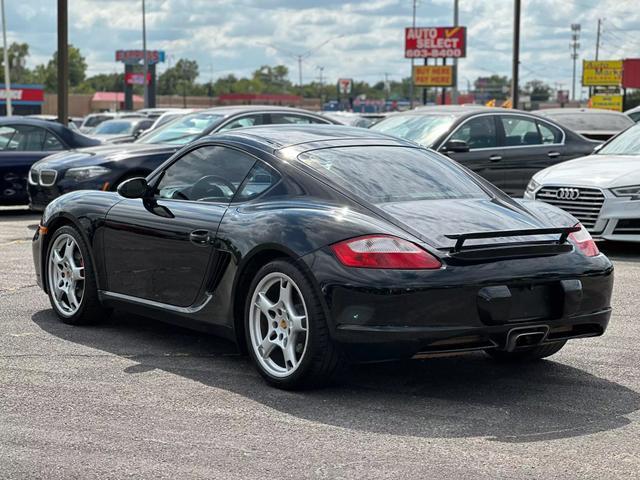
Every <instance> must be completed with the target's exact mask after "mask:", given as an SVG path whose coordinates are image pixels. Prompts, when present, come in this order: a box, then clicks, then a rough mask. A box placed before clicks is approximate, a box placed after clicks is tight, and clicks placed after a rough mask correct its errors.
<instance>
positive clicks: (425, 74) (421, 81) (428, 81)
mask: <svg viewBox="0 0 640 480" xmlns="http://www.w3.org/2000/svg"><path fill="white" fill-rule="evenodd" d="M413 84H414V85H415V86H416V87H450V86H452V85H453V67H452V66H451V65H416V66H415V67H413Z"/></svg>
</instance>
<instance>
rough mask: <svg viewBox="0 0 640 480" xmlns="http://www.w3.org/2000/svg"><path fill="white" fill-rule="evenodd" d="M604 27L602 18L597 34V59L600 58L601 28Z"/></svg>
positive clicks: (599, 20) (599, 21)
mask: <svg viewBox="0 0 640 480" xmlns="http://www.w3.org/2000/svg"><path fill="white" fill-rule="evenodd" d="M601 27H602V19H601V18H599V19H598V33H597V34H596V60H598V56H599V55H600V29H601Z"/></svg>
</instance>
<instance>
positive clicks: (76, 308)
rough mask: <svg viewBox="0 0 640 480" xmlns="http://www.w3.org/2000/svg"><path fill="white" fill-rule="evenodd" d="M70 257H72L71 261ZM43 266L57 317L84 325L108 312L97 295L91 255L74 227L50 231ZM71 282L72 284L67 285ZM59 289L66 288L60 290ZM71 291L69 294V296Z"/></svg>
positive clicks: (98, 319) (93, 321)
mask: <svg viewBox="0 0 640 480" xmlns="http://www.w3.org/2000/svg"><path fill="white" fill-rule="evenodd" d="M72 244H73V245H74V246H73V247H72V246H71V245H72ZM65 245H66V247H65ZM67 248H71V251H72V254H71V257H69V256H68V255H66V249H67ZM54 250H55V253H54ZM56 254H57V257H56V256H55V255H56ZM70 258H73V261H71V260H70ZM60 260H62V261H60ZM45 266H46V271H45V278H46V282H47V291H48V292H49V301H50V302H51V306H52V308H53V311H54V312H55V313H56V315H57V316H58V318H60V320H62V321H63V322H64V323H67V324H69V325H88V324H92V323H97V322H99V321H101V320H103V319H105V318H106V317H107V316H108V315H109V313H110V311H109V310H107V309H105V308H103V307H102V305H101V303H100V300H99V299H98V288H97V285H96V276H95V270H94V267H93V263H92V261H91V255H90V254H89V249H88V247H87V245H86V243H85V241H84V239H83V238H82V235H80V233H79V232H78V230H76V229H75V228H74V227H71V226H67V225H65V226H63V227H60V228H58V229H57V230H55V231H54V232H53V235H52V237H51V240H50V241H49V246H48V248H47V256H46V258H45ZM74 269H75V270H74ZM80 274H81V275H82V279H80ZM56 285H57V286H56ZM61 285H62V286H61ZM72 285H73V286H74V288H71V286H72ZM63 289H66V290H67V291H66V292H64V291H63ZM71 291H73V296H70V292H71ZM80 292H81V293H80ZM72 298H74V299H75V301H73V300H72Z"/></svg>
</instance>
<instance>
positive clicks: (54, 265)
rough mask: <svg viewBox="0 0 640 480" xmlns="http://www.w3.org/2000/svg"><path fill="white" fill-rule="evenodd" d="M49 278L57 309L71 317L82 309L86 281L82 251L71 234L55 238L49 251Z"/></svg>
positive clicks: (52, 296)
mask: <svg viewBox="0 0 640 480" xmlns="http://www.w3.org/2000/svg"><path fill="white" fill-rule="evenodd" d="M48 279H49V288H50V289H51V294H52V295H51V298H52V299H53V303H54V305H55V307H56V309H57V310H58V312H59V313H60V314H61V315H63V316H65V317H71V316H72V315H74V314H75V313H76V312H77V311H78V310H79V309H80V305H81V304H82V298H83V296H84V287H85V282H84V259H83V258H82V252H81V251H80V247H79V246H78V243H77V242H76V240H75V239H74V238H73V237H72V236H71V235H69V234H66V233H65V234H62V235H60V236H59V237H57V238H56V239H55V240H54V243H53V246H52V247H51V250H50V251H49V262H48Z"/></svg>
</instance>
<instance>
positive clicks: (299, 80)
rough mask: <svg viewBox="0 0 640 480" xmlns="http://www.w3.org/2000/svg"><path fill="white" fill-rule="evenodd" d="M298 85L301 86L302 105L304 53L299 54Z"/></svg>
mask: <svg viewBox="0 0 640 480" xmlns="http://www.w3.org/2000/svg"><path fill="white" fill-rule="evenodd" d="M298 86H299V88H300V105H302V55H298Z"/></svg>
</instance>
